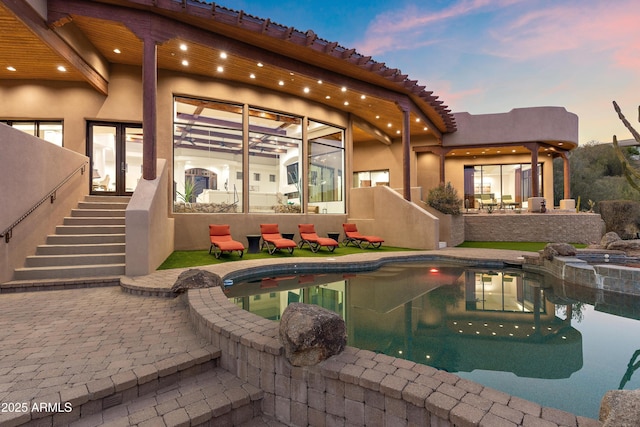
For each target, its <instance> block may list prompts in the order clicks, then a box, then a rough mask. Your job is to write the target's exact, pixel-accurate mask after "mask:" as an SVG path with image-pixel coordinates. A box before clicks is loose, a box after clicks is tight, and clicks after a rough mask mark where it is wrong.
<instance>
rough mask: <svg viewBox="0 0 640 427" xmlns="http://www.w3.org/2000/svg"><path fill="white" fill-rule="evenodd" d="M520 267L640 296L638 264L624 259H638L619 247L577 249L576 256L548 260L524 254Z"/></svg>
mask: <svg viewBox="0 0 640 427" xmlns="http://www.w3.org/2000/svg"><path fill="white" fill-rule="evenodd" d="M524 261H525V262H524V263H523V269H525V270H534V271H539V272H543V273H544V272H546V273H549V274H551V275H552V276H554V277H556V278H558V279H561V280H565V281H567V282H569V283H574V284H577V285H581V286H585V287H588V288H592V289H598V290H603V291H608V292H615V293H619V294H625V295H636V296H640V268H637V267H635V268H634V267H628V266H625V265H623V264H625V263H626V262H631V261H633V262H636V263H637V262H638V260H637V259H636V258H628V257H626V256H625V255H624V254H623V253H621V252H619V251H589V250H587V251H578V254H577V256H575V257H560V256H558V257H555V258H554V259H553V260H548V259H545V258H544V257H542V256H541V255H538V256H526V257H525V259H524Z"/></svg>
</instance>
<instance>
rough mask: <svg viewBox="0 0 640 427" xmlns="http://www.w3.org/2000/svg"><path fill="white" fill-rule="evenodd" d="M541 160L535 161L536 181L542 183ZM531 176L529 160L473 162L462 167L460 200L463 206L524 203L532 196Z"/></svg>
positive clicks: (524, 204) (542, 191)
mask: <svg viewBox="0 0 640 427" xmlns="http://www.w3.org/2000/svg"><path fill="white" fill-rule="evenodd" d="M542 168H543V164H542V163H539V164H538V171H539V174H538V175H539V176H538V185H539V188H540V194H544V189H543V187H542V184H543V180H542V176H543V173H542V170H543V169H542ZM532 179H533V175H532V169H531V164H529V163H517V164H505V165H475V166H465V167H464V203H465V207H467V208H472V209H473V208H476V209H477V208H482V207H483V204H489V205H491V206H503V205H505V204H506V205H509V206H512V207H515V206H520V207H523V208H526V207H527V199H528V198H529V197H531V196H532V194H531V188H532V185H531V184H532V183H531V180H532Z"/></svg>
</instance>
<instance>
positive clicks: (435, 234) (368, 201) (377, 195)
mask: <svg viewBox="0 0 640 427" xmlns="http://www.w3.org/2000/svg"><path fill="white" fill-rule="evenodd" d="M418 203H420V202H416V203H413V202H409V201H407V200H405V199H404V198H403V197H402V195H401V194H400V193H399V192H398V191H395V190H393V189H391V188H389V187H386V186H376V187H367V188H353V189H351V199H350V209H349V212H350V215H349V222H353V223H355V224H356V225H357V226H358V231H359V232H360V233H361V234H365V235H376V236H380V237H382V238H383V239H384V240H385V244H386V245H389V246H396V247H401V248H413V249H438V247H439V240H440V231H439V221H438V218H437V217H435V216H434V215H431V214H430V213H429V212H427V211H426V210H425V209H423V208H422V207H421V206H420V205H419V204H418ZM408 224H410V226H407V225H408Z"/></svg>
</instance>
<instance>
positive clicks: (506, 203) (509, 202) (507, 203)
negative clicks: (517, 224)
mask: <svg viewBox="0 0 640 427" xmlns="http://www.w3.org/2000/svg"><path fill="white" fill-rule="evenodd" d="M501 203H502V207H503V208H511V209H513V208H514V207H518V206H519V205H520V203H518V202H516V201H515V200H513V198H512V197H511V194H505V195H503V196H502V199H501Z"/></svg>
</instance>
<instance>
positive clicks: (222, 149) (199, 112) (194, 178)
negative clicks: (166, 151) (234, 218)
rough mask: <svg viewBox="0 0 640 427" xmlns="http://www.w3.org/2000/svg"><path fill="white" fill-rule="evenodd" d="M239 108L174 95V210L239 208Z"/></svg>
mask: <svg viewBox="0 0 640 427" xmlns="http://www.w3.org/2000/svg"><path fill="white" fill-rule="evenodd" d="M242 108H243V107H242V105H236V104H228V103H222V102H215V101H205V100H198V99H191V98H184V97H176V98H175V103H174V109H175V113H174V136H173V180H174V202H175V204H174V206H175V210H176V211H177V212H196V211H199V212H241V211H242V176H243V171H242V159H243V156H242V153H243V151H242V150H243V149H242V147H243V143H242ZM194 205H195V206H194Z"/></svg>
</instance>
